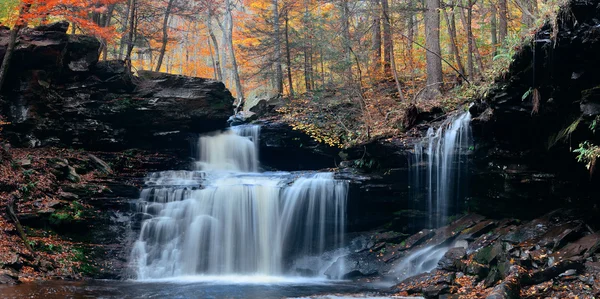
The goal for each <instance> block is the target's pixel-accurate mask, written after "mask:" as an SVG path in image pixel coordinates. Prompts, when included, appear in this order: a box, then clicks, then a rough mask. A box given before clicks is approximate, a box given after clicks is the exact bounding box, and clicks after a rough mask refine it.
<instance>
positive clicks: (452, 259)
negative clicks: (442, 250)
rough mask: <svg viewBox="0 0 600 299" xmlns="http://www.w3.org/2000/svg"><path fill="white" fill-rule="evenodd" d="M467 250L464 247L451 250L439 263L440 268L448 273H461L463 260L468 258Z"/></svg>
mask: <svg viewBox="0 0 600 299" xmlns="http://www.w3.org/2000/svg"><path fill="white" fill-rule="evenodd" d="M466 254H467V250H466V249H465V248H462V247H454V248H450V249H449V250H448V251H447V252H446V254H444V256H443V257H442V259H441V260H440V261H439V262H438V268H439V269H442V270H446V271H459V270H460V269H462V262H461V260H462V259H463V258H464V257H465V256H466Z"/></svg>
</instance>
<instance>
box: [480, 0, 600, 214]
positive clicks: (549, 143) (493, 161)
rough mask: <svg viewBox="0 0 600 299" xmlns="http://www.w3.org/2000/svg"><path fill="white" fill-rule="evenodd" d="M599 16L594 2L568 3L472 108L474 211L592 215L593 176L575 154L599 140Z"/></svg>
mask: <svg viewBox="0 0 600 299" xmlns="http://www.w3.org/2000/svg"><path fill="white" fill-rule="evenodd" d="M599 16H600V3H599V2H598V1H588V0H575V1H571V2H570V3H569V4H568V5H566V6H565V7H563V8H562V9H561V11H560V12H559V14H558V16H557V17H556V19H554V20H553V22H548V24H546V25H545V26H543V27H542V28H540V29H539V30H538V31H537V32H536V33H535V35H534V36H533V38H532V40H530V41H528V42H526V43H525V44H524V45H523V47H522V49H521V50H520V51H518V53H517V54H516V55H515V57H514V61H513V63H512V64H511V66H510V70H509V72H508V73H507V74H506V75H505V76H503V77H502V78H499V79H498V80H497V82H496V84H495V86H494V87H493V89H492V90H490V91H489V92H488V94H487V96H486V97H485V98H483V99H481V100H479V101H478V102H477V103H476V104H475V105H474V106H473V107H472V108H471V112H472V114H473V116H474V117H475V118H474V120H473V122H472V126H473V132H474V135H475V138H476V139H477V150H476V152H475V155H474V156H475V160H476V161H475V164H476V166H477V167H476V173H475V175H474V176H473V179H474V181H473V182H472V184H471V186H475V188H474V189H473V193H472V195H473V197H474V198H473V199H474V202H475V201H476V202H477V206H476V207H474V208H477V209H478V210H480V211H481V212H487V213H488V214H489V213H496V215H498V216H500V215H504V216H518V217H533V216H536V214H537V215H539V213H542V212H544V211H548V210H549V209H553V208H557V207H564V206H570V207H583V208H584V210H588V211H590V212H595V213H597V212H598V210H597V209H598V206H597V204H596V203H595V199H596V198H597V196H598V192H599V191H600V190H599V189H598V188H597V184H598V183H599V182H600V181H599V178H598V175H597V174H593V173H591V172H590V171H588V170H586V168H585V166H584V165H585V163H580V162H577V159H576V156H577V154H576V153H574V152H573V151H574V150H575V149H577V148H578V147H579V144H580V143H581V142H583V141H585V140H590V141H591V142H592V143H595V144H598V142H599V141H600V135H599V134H597V133H596V132H597V130H596V129H595V123H596V121H597V120H599V118H598V117H599V115H600V109H599V107H600V93H598V92H597V90H598V88H599V86H600V76H599V74H600V71H599V70H600V56H599V55H598V53H600V22H599V21H598V19H599ZM515 206H518V207H519V209H514V207H515Z"/></svg>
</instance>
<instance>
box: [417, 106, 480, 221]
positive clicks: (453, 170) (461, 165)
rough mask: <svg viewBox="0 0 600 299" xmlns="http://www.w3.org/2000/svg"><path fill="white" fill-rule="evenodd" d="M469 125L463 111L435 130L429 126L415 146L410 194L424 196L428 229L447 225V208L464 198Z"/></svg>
mask: <svg viewBox="0 0 600 299" xmlns="http://www.w3.org/2000/svg"><path fill="white" fill-rule="evenodd" d="M470 122H471V114H470V113H469V112H466V113H464V114H461V115H459V116H458V117H455V118H453V119H452V118H451V119H449V120H448V121H446V122H444V123H443V124H442V125H441V126H440V127H438V128H437V129H434V128H431V127H430V128H429V129H428V130H427V135H426V137H425V138H424V139H423V141H422V142H420V143H417V144H415V148H414V155H413V157H412V167H411V169H410V171H411V184H412V185H411V190H412V191H413V192H414V193H413V194H426V198H425V200H426V202H427V208H428V210H429V227H432V228H435V227H441V226H444V225H446V224H447V222H448V216H449V212H450V208H451V207H456V206H458V203H459V201H460V200H462V199H464V197H465V196H466V184H467V177H466V176H467V170H468V169H467V165H466V164H467V161H466V160H467V155H466V153H467V152H468V151H469V150H470V148H471V146H472V140H471V127H470V125H469V123H470ZM455 212H456V211H455Z"/></svg>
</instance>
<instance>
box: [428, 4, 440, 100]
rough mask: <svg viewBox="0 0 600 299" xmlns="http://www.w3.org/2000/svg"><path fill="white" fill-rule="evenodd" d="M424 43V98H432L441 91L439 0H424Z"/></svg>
mask: <svg viewBox="0 0 600 299" xmlns="http://www.w3.org/2000/svg"><path fill="white" fill-rule="evenodd" d="M425 4H426V9H425V43H426V45H427V49H429V51H427V54H426V56H425V59H426V62H427V88H426V89H427V91H426V92H424V93H423V95H424V98H426V99H433V98H435V97H437V96H438V95H439V94H440V93H441V88H442V82H443V77H442V58H441V52H442V51H441V47H440V0H425Z"/></svg>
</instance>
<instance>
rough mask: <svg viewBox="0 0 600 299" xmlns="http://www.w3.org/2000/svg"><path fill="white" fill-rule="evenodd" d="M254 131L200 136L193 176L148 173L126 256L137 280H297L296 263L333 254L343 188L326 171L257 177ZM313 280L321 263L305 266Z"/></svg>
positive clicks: (342, 219) (340, 225) (342, 217)
mask: <svg viewBox="0 0 600 299" xmlns="http://www.w3.org/2000/svg"><path fill="white" fill-rule="evenodd" d="M259 132H260V127H258V126H241V127H236V128H233V129H231V130H227V131H225V132H223V133H219V134H215V135H211V136H203V137H200V138H199V139H198V142H197V144H196V150H197V152H196V153H195V155H196V159H197V160H196V162H195V163H194V165H195V166H194V168H195V170H193V171H164V172H157V173H152V174H150V175H149V176H148V177H147V179H146V188H145V189H143V191H142V193H141V198H140V199H139V203H138V209H139V212H140V213H142V215H144V218H145V220H144V221H143V223H142V226H141V231H140V235H139V239H138V240H137V241H136V242H135V244H134V248H133V250H132V253H131V266H132V267H133V269H134V271H135V274H136V276H137V279H140V280H143V279H155V278H169V277H178V276H189V275H266V276H281V275H295V274H296V273H294V269H292V268H291V267H292V264H293V262H294V260H295V259H298V258H302V257H304V256H315V255H319V254H322V253H323V252H325V251H326V250H328V249H331V248H337V247H340V246H341V245H342V243H343V241H344V240H343V233H344V228H345V213H346V195H347V190H348V186H347V182H345V181H341V180H335V179H334V177H333V174H332V173H306V172H303V173H287V172H270V173H258V172H257V171H258V167H259V164H258V139H259ZM312 266H313V267H314V269H313V270H314V271H313V273H315V275H319V274H322V272H323V271H324V269H321V268H323V267H325V266H326V265H318V264H315V265H312Z"/></svg>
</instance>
